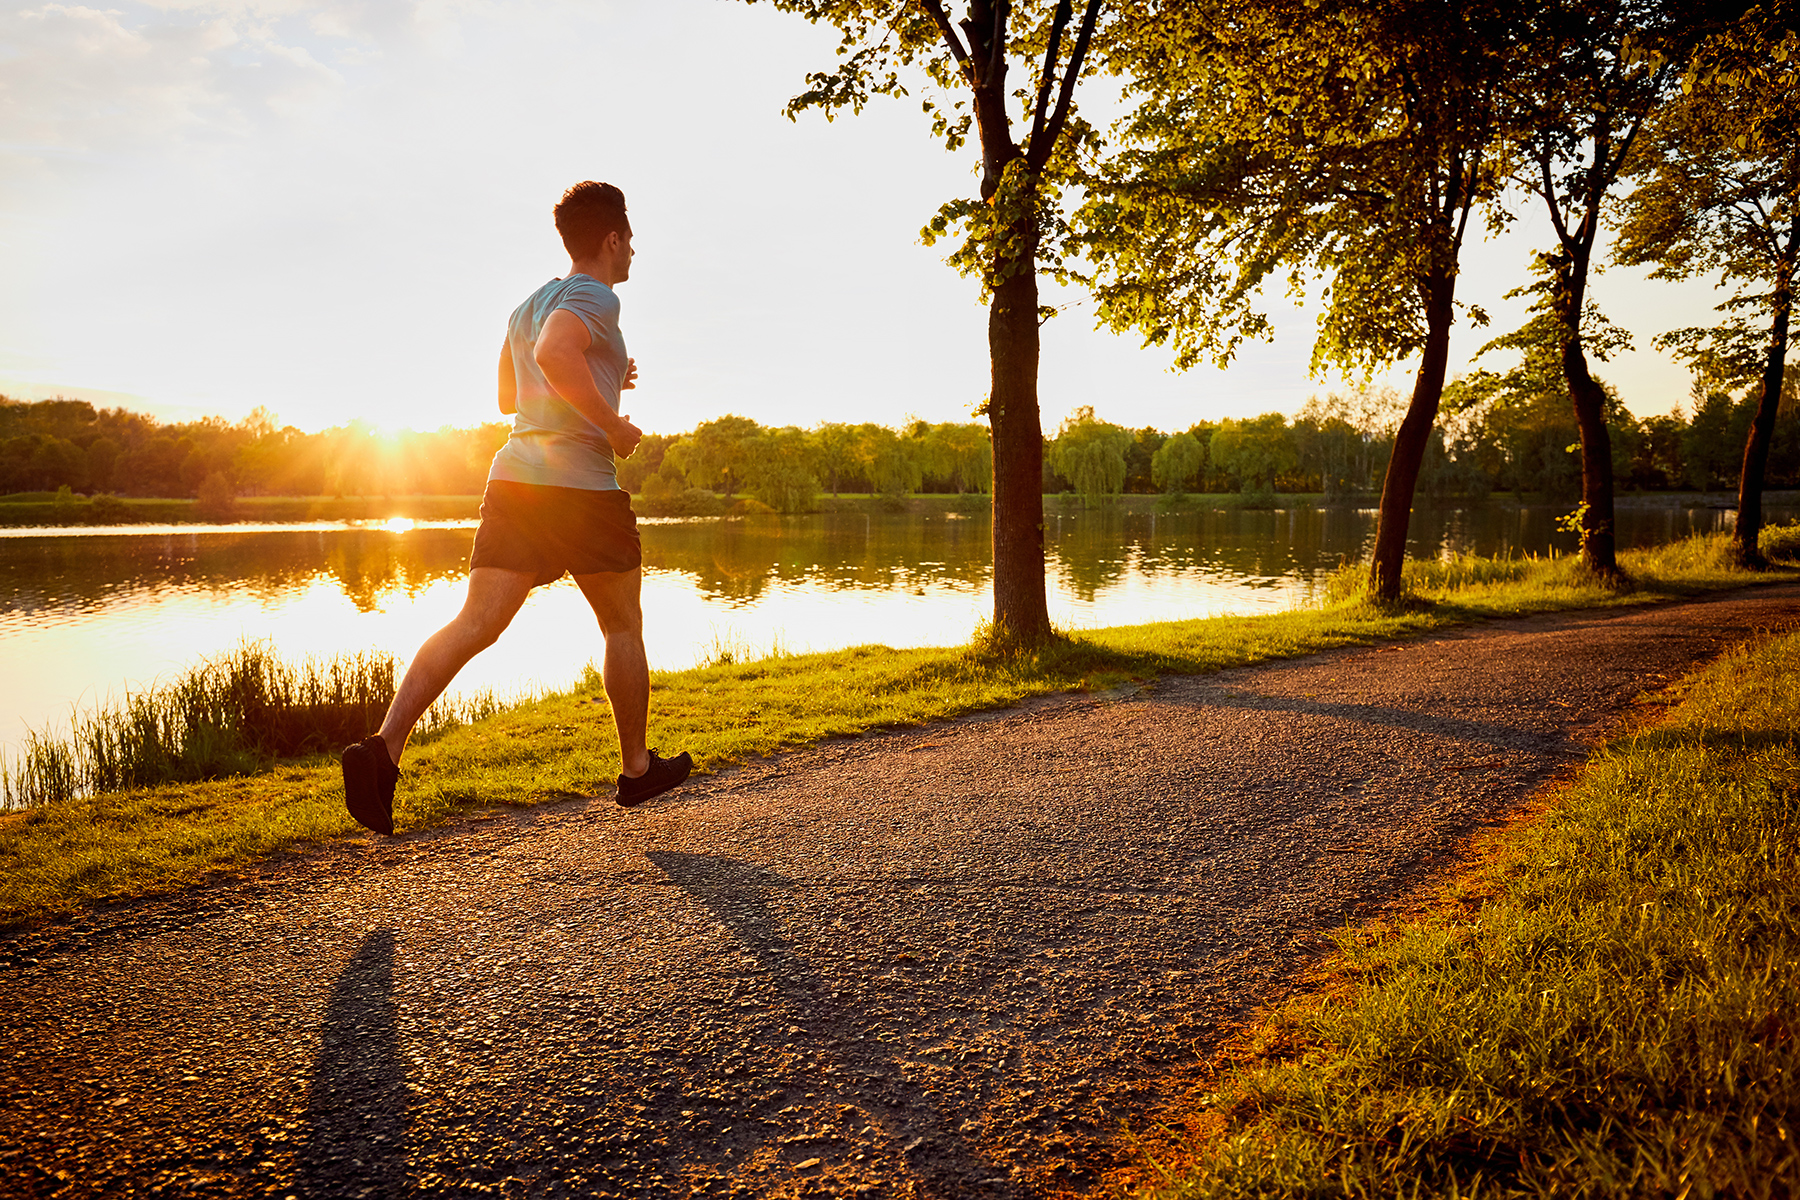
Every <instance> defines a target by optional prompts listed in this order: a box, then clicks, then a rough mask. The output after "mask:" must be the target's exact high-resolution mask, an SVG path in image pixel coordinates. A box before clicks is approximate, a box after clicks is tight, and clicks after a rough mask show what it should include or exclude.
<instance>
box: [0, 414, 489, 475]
mask: <svg viewBox="0 0 1800 1200" xmlns="http://www.w3.org/2000/svg"><path fill="white" fill-rule="evenodd" d="M506 431H507V426H506V425H505V424H503V423H501V422H495V423H493V424H489V425H479V426H476V427H475V428H473V429H448V428H446V429H439V430H436V431H435V432H431V433H413V432H410V431H408V432H404V433H401V434H397V435H387V434H383V433H381V432H380V431H378V430H376V429H375V428H373V427H372V426H369V425H364V424H362V423H360V422H359V423H353V424H350V425H340V426H338V427H336V428H334V429H326V430H323V431H321V432H319V433H303V432H302V431H300V430H299V429H296V428H294V427H293V426H292V425H289V426H285V427H278V426H277V425H276V424H275V420H274V418H273V417H272V416H271V415H270V414H269V413H268V412H267V411H266V410H264V409H260V408H259V409H257V410H256V411H255V412H253V413H251V414H250V416H248V417H247V418H245V419H244V420H242V421H239V422H237V423H235V424H233V423H231V422H228V421H226V420H224V419H223V418H221V417H206V418H203V419H202V420H198V421H184V422H180V423H173V424H164V423H163V422H161V421H158V420H157V419H156V418H155V417H149V416H145V415H144V414H142V413H135V412H130V411H127V410H126V409H123V408H103V409H96V408H95V407H94V406H93V405H92V404H89V403H88V402H87V401H85V400H40V401H37V402H25V401H19V400H9V399H6V398H5V397H0V494H3V493H9V492H40V491H44V492H54V491H56V490H57V489H58V488H62V487H67V488H69V489H70V490H71V491H74V492H80V493H85V494H88V495H97V494H101V493H110V494H114V495H120V496H163V497H169V496H199V495H201V493H202V489H203V488H204V487H205V486H206V485H207V482H208V480H211V481H212V484H213V487H214V488H215V489H222V490H223V491H224V493H225V494H227V495H232V494H235V495H240V496H388V495H436V496H466V495H469V494H471V493H476V492H479V491H481V486H482V481H483V480H485V479H486V478H487V469H488V462H489V460H491V459H492V458H493V457H494V451H496V450H498V449H499V448H500V446H501V445H502V444H503V443H504V442H505V441H506Z"/></svg>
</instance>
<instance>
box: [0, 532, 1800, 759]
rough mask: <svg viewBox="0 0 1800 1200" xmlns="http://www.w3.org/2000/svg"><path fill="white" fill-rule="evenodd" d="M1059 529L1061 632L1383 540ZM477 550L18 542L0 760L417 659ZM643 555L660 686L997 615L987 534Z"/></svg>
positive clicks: (525, 621)
mask: <svg viewBox="0 0 1800 1200" xmlns="http://www.w3.org/2000/svg"><path fill="white" fill-rule="evenodd" d="M1563 511H1566V509H1558V508H1540V507H1526V508H1523V509H1520V508H1516V507H1514V506H1512V505H1505V504H1494V505H1489V506H1483V507H1478V508H1467V509H1452V510H1445V511H1441V512H1420V513H1419V514H1417V515H1416V516H1415V518H1414V527H1413V532H1414V535H1415V536H1414V539H1413V542H1414V546H1413V549H1414V552H1415V553H1419V554H1437V553H1447V552H1457V551H1463V552H1473V553H1480V554H1495V553H1503V552H1506V551H1509V550H1516V551H1534V552H1542V551H1544V550H1545V549H1547V548H1549V547H1551V546H1555V547H1556V548H1558V549H1561V550H1568V549H1571V548H1572V546H1573V541H1572V539H1571V538H1569V537H1568V536H1567V535H1563V534H1560V533H1556V532H1554V530H1553V522H1554V518H1555V517H1556V516H1558V515H1560V513H1561V512H1563ZM1730 515H1731V514H1729V513H1727V512H1723V511H1720V510H1716V509H1707V508H1696V509H1664V510H1660V511H1655V512H1622V513H1621V517H1620V535H1621V538H1622V543H1623V544H1625V545H1643V544H1649V543H1654V542H1660V541H1665V540H1668V539H1670V538H1673V537H1678V536H1683V535H1685V534H1687V533H1690V532H1696V531H1700V530H1708V529H1715V528H1723V527H1725V522H1726V521H1728V519H1729V517H1730ZM1793 515H1794V512H1793V510H1786V509H1778V510H1774V511H1773V512H1772V513H1771V519H1773V520H1786V519H1789V518H1791V517H1792V516H1793ZM1046 521H1047V532H1048V540H1049V576H1050V578H1049V586H1050V596H1051V599H1050V610H1051V617H1052V619H1053V620H1054V621H1056V622H1057V623H1058V624H1059V625H1061V626H1063V627H1065V628H1074V629H1080V628H1092V627H1097V626H1104V625H1118V624H1129V623H1133V622H1139V621H1149V620H1160V619H1168V618H1180V617H1194V616H1206V615H1212V614H1217V613H1249V612H1262V611H1270V610H1275V609H1280V608H1284V607H1287V606H1289V605H1291V604H1293V603H1294V602H1295V601H1296V600H1299V599H1301V598H1302V597H1304V596H1305V595H1306V593H1307V592H1308V590H1309V588H1310V586H1311V585H1312V584H1313V583H1314V581H1315V580H1316V579H1317V578H1318V577H1319V576H1320V575H1321V574H1323V573H1325V572H1328V571H1330V570H1331V569H1332V568H1334V567H1335V566H1336V565H1337V564H1338V562H1339V561H1340V560H1341V559H1343V558H1351V559H1354V558H1356V557H1357V556H1359V555H1360V554H1362V553H1363V552H1364V550H1365V548H1366V544H1367V542H1368V541H1369V539H1370V538H1371V537H1372V536H1373V533H1374V513H1373V511H1372V510H1360V511H1359V510H1354V509H1298V510H1292V511H1282V510H1277V511H1274V512H1244V511H1239V510H1222V511H1212V510H1209V511H1205V512H1198V513H1185V514H1175V515H1164V514H1159V515H1155V516H1149V515H1142V516H1138V515H1129V514H1124V513H1119V512H1097V513H1087V512H1081V511H1078V510H1076V511H1070V510H1064V509H1061V508H1060V507H1059V506H1057V505H1056V504H1054V503H1052V505H1051V506H1050V510H1049V512H1048V514H1047V517H1046ZM473 538H474V529H473V524H472V523H445V524H434V525H428V526H418V527H411V528H396V529H389V528H386V527H380V526H377V527H368V528H347V527H345V526H342V525H330V526H292V525H288V526H260V527H249V526H223V527H216V528H211V529H208V528H203V527H195V526H184V527H179V528H175V527H170V528H164V529H158V530H144V529H132V530H130V531H123V530H121V531H95V532H81V533H65V532H62V531H42V530H0V580H3V583H0V664H3V666H0V672H3V680H4V687H3V688H0V751H5V752H11V751H13V750H14V749H15V748H16V747H17V746H18V744H19V743H20V741H21V740H22V739H23V736H24V734H25V731H26V729H27V728H35V729H43V728H55V727H58V726H61V725H62V724H63V723H64V722H65V721H66V720H67V717H68V715H69V712H70V711H71V709H72V708H73V707H75V706H77V705H80V706H86V705H91V704H94V703H97V702H105V701H108V700H116V699H118V698H120V697H121V696H122V695H123V693H124V692H125V690H126V689H128V688H136V687H142V686H146V685H149V684H152V683H154V682H155V681H156V680H157V679H159V678H165V677H168V676H171V675H173V674H176V673H178V672H179V671H181V670H182V669H183V668H185V667H187V666H189V665H191V664H192V663H194V662H195V661H196V660H197V659H199V658H201V657H204V656H206V655H209V654H216V653H218V652H220V651H224V650H227V649H230V648H231V647H232V646H234V645H235V644H237V643H238V642H239V641H240V640H242V639H246V638H268V639H270V640H272V641H273V642H274V643H275V644H276V646H277V647H278V648H279V649H280V650H281V652H282V653H283V654H285V655H287V656H289V657H294V658H298V657H300V656H303V655H307V654H317V655H328V654H333V653H336V652H339V651H344V650H360V649H369V648H380V649H385V650H389V651H391V652H393V653H394V654H396V655H398V656H399V657H401V658H402V659H405V658H406V657H408V656H410V655H411V654H412V653H413V651H414V650H415V649H417V647H418V645H419V643H420V642H421V641H423V640H424V638H425V637H426V636H428V635H429V634H430V633H431V632H432V631H433V630H434V629H436V628H437V627H438V626H440V625H442V624H443V623H444V622H445V621H447V620H449V619H450V617H451V616H452V615H454V613H455V612H456V610H457V608H458V606H459V605H460V603H461V599H462V593H463V570H464V564H465V563H466V561H467V556H468V551H469V545H470V543H471V541H472V540H473ZM643 538H644V552H645V577H644V610H645V623H646V631H645V637H646V642H647V644H648V647H649V652H650V659H651V663H652V665H653V666H655V667H659V668H681V667H687V666H691V665H693V664H694V663H695V662H697V661H702V660H704V659H706V658H709V657H711V656H712V655H713V654H714V653H716V651H717V650H718V649H719V648H720V647H722V646H726V647H732V648H734V649H737V650H739V651H740V652H741V651H745V650H748V651H750V652H752V653H757V652H766V651H768V650H770V649H772V648H775V647H780V648H785V649H789V650H807V649H828V648H833V647H839V646H846V645H855V644H858V643H864V642H882V643H885V644H887V645H891V646H917V645H944V644H950V643H954V642H958V641H961V640H963V639H965V638H967V637H968V636H969V634H970V632H971V631H972V630H973V629H974V627H975V624H976V622H977V621H978V620H980V619H981V618H982V617H983V616H984V615H986V614H987V612H988V611H989V609H990V608H991V605H992V595H991V586H990V585H991V581H990V579H989V565H988V564H989V554H988V522H987V519H986V517H984V516H977V517H961V516H953V515H952V516H945V515H934V516H924V517H921V516H906V515H896V516H881V517H863V516H835V517H823V516H821V517H796V518H773V517H767V518H753V519H749V520H736V521H667V522H654V521H647V522H645V523H644V525H643ZM600 649H601V642H600V638H599V634H598V632H597V630H596V629H595V626H594V622H593V618H592V615H591V614H590V613H589V611H588V609H587V607H586V604H585V603H584V601H583V600H582V598H581V594H580V592H579V591H578V590H577V589H576V588H575V586H574V584H573V583H572V582H570V581H568V580H566V579H565V580H563V581H562V582H560V583H558V584H554V585H551V586H549V587H545V588H539V589H538V590H537V591H535V592H534V593H533V594H532V597H531V599H530V600H529V601H528V602H527V603H526V605H525V608H524V609H523V611H522V612H521V613H520V615H519V618H518V620H517V621H515V622H514V624H513V627H512V628H511V629H510V630H508V631H507V634H506V636H505V637H504V638H502V639H501V641H500V644H499V645H498V646H496V647H495V648H493V649H491V650H489V651H488V652H487V653H485V654H483V655H481V656H480V657H478V658H477V659H476V660H475V661H474V662H473V663H471V664H470V665H469V667H468V668H467V669H466V670H465V671H464V673H463V675H462V676H461V677H459V679H458V681H457V687H458V688H459V689H461V690H463V691H476V690H480V689H493V690H495V691H497V692H499V693H501V694H504V695H514V694H519V693H523V692H527V691H531V690H535V689H538V688H542V687H546V686H549V687H561V686H565V685H567V684H568V683H570V682H571V681H572V680H574V679H575V678H576V677H577V676H579V674H580V673H581V669H582V667H583V665H584V664H585V663H586V662H587V661H588V660H589V659H591V658H597V657H598V656H599V653H600Z"/></svg>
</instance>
